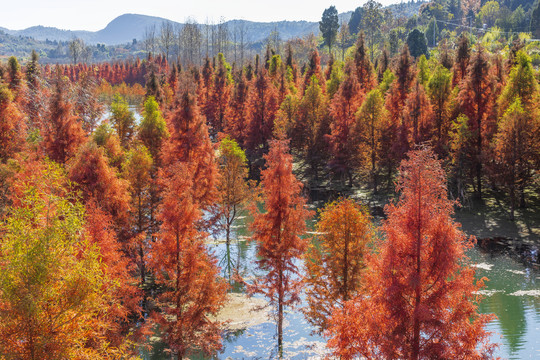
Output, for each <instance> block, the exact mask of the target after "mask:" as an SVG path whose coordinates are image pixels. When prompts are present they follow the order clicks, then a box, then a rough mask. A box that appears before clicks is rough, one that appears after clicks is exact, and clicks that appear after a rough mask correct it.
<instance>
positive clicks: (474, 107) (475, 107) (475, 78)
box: [458, 46, 494, 198]
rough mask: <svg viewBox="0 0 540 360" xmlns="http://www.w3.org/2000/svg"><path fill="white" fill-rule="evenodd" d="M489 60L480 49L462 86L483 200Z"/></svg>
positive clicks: (462, 105) (488, 127)
mask: <svg viewBox="0 0 540 360" xmlns="http://www.w3.org/2000/svg"><path fill="white" fill-rule="evenodd" d="M489 67H490V66H489V61H488V58H487V54H486V52H485V50H484V49H483V48H482V47H481V46H480V47H479V48H478V50H477V51H476V53H474V55H473V57H472V59H471V60H470V64H469V67H468V68H467V74H466V76H465V78H464V79H463V81H462V83H461V85H460V92H459V95H458V97H459V99H458V102H459V108H460V109H461V112H462V113H463V114H465V115H466V116H467V117H468V119H469V121H470V123H469V129H470V131H471V132H472V133H473V134H474V135H473V139H472V141H473V146H472V150H473V152H474V153H473V155H474V164H473V171H474V174H475V180H476V181H475V185H476V186H475V194H476V195H477V197H478V198H482V176H483V174H484V170H483V167H484V162H485V161H486V160H485V159H484V157H485V150H486V147H487V145H488V144H489V141H490V134H491V133H492V132H493V129H492V128H493V127H494V126H493V125H494V124H493V121H492V119H491V118H490V115H491V107H492V106H493V105H494V104H493V94H492V92H493V81H492V79H491V78H490V77H489Z"/></svg>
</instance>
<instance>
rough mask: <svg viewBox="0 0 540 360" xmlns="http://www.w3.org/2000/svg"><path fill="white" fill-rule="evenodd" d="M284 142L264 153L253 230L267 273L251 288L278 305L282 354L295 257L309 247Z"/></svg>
mask: <svg viewBox="0 0 540 360" xmlns="http://www.w3.org/2000/svg"><path fill="white" fill-rule="evenodd" d="M288 150H289V149H288V145H287V143H286V142H285V141H278V140H274V141H272V142H271V143H270V152H269V153H268V155H266V156H265V158H266V162H267V164H268V167H267V169H266V170H264V171H263V172H262V192H263V200H264V207H265V210H266V211H265V212H260V211H259V210H258V209H257V207H256V206H254V207H253V208H252V213H253V216H254V220H253V223H252V224H251V227H250V228H251V230H252V231H253V237H252V240H253V241H256V242H257V256H258V257H259V260H258V261H257V265H258V267H259V268H260V269H261V270H263V271H265V274H264V275H263V276H262V277H261V278H259V279H257V280H256V281H255V283H254V284H253V287H252V291H255V292H259V293H262V294H264V295H265V296H266V297H267V298H268V299H269V300H270V304H272V305H277V320H278V352H279V356H280V357H281V356H282V355H283V308H284V307H285V306H291V305H294V304H296V303H297V302H298V301H299V300H300V298H299V292H300V285H301V283H300V281H299V279H298V277H299V274H298V267H297V265H296V260H297V259H298V258H300V257H301V256H302V254H303V253H304V251H305V249H306V245H307V240H305V239H302V238H301V237H300V235H302V234H303V233H304V232H305V231H306V220H307V219H308V218H309V217H310V215H311V214H310V211H308V210H306V209H305V205H306V200H305V199H304V198H303V197H302V196H301V193H300V192H301V190H302V184H301V183H300V182H299V181H298V180H296V177H295V176H294V174H293V173H292V156H291V155H289V154H288Z"/></svg>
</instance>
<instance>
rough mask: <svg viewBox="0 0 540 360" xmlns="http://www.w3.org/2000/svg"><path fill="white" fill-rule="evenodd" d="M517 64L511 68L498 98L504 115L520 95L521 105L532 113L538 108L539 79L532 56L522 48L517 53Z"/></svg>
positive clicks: (500, 111)
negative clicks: (535, 72)
mask: <svg viewBox="0 0 540 360" xmlns="http://www.w3.org/2000/svg"><path fill="white" fill-rule="evenodd" d="M515 61H516V65H515V66H514V67H512V69H511V70H510V75H509V76H508V80H507V81H506V85H505V87H504V89H503V91H502V94H501V96H500V97H499V99H498V108H499V109H498V110H499V114H500V115H501V116H502V115H504V113H505V112H506V110H507V109H508V108H509V107H510V106H511V105H512V103H513V102H514V101H515V100H516V98H518V97H519V99H520V101H521V106H523V109H524V110H526V112H527V113H529V114H532V113H534V112H535V110H537V109H538V101H539V100H540V98H539V95H540V94H539V90H538V81H537V80H536V78H535V75H534V69H533V66H532V63H531V58H530V57H529V56H528V55H527V54H526V53H525V52H524V51H522V50H520V51H518V53H517V55H516V60H515Z"/></svg>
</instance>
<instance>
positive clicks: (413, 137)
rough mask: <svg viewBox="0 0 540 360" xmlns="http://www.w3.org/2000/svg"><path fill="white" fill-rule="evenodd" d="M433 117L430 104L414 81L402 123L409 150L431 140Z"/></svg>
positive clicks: (417, 82) (420, 86)
mask: <svg viewBox="0 0 540 360" xmlns="http://www.w3.org/2000/svg"><path fill="white" fill-rule="evenodd" d="M433 117H434V115H433V109H432V107H431V102H430V101H429V98H428V97H427V96H426V93H425V91H424V87H423V86H422V85H421V84H420V82H419V81H418V80H416V81H415V82H414V85H413V88H412V91H411V92H410V93H409V95H408V96H407V100H406V101H405V108H404V109H403V123H404V125H405V127H406V129H407V133H408V137H407V138H408V142H409V147H410V148H412V147H414V145H415V144H420V143H422V142H425V141H428V140H430V139H431V134H432V132H433V128H434V126H433Z"/></svg>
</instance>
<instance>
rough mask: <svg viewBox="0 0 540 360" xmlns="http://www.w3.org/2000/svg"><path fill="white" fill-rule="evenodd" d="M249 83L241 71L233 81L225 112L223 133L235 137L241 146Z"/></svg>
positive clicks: (244, 133)
mask: <svg viewBox="0 0 540 360" xmlns="http://www.w3.org/2000/svg"><path fill="white" fill-rule="evenodd" d="M249 85H250V82H249V81H247V79H246V76H245V75H244V72H243V71H242V72H241V73H240V75H239V76H238V79H237V81H236V82H235V83H234V89H233V90H232V94H231V99H230V104H229V106H228V107H227V113H226V114H225V133H226V134H228V135H230V136H231V137H232V138H233V139H235V140H236V141H237V142H238V144H239V145H240V146H241V147H243V146H244V144H245V139H246V137H247V126H248V123H247V119H246V114H247V113H246V111H247V110H248V106H247V98H248V94H249V89H250V88H249Z"/></svg>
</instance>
